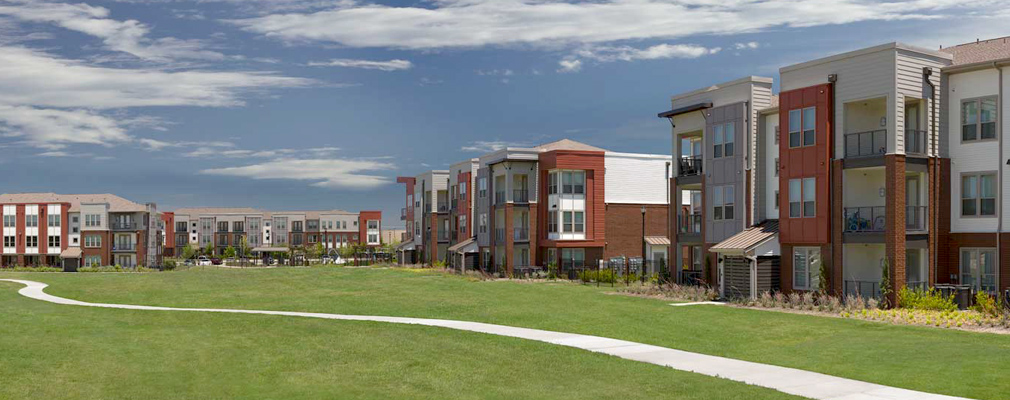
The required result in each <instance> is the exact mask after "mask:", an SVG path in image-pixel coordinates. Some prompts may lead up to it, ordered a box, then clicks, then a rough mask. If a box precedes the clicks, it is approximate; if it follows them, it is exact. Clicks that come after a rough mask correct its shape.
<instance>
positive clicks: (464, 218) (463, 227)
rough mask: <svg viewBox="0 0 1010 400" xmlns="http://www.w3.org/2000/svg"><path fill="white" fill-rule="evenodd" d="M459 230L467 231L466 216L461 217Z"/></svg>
mask: <svg viewBox="0 0 1010 400" xmlns="http://www.w3.org/2000/svg"><path fill="white" fill-rule="evenodd" d="M459 230H461V231H466V215H460V216H459Z"/></svg>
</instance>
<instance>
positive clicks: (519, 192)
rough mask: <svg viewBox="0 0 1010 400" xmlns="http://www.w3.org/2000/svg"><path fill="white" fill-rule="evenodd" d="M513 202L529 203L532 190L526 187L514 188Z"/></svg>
mask: <svg viewBox="0 0 1010 400" xmlns="http://www.w3.org/2000/svg"><path fill="white" fill-rule="evenodd" d="M512 202H513V203H529V202H530V191H529V190H526V189H514V190H512Z"/></svg>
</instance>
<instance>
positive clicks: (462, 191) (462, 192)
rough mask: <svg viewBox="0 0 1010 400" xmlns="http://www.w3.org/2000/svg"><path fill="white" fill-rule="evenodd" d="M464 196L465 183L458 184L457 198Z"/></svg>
mask: <svg viewBox="0 0 1010 400" xmlns="http://www.w3.org/2000/svg"><path fill="white" fill-rule="evenodd" d="M465 196H466V182H460V183H459V197H465Z"/></svg>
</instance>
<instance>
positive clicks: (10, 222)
mask: <svg viewBox="0 0 1010 400" xmlns="http://www.w3.org/2000/svg"><path fill="white" fill-rule="evenodd" d="M15 218H17V216H15V215H9V214H4V228H13V227H14V223H15V221H16V219H15Z"/></svg>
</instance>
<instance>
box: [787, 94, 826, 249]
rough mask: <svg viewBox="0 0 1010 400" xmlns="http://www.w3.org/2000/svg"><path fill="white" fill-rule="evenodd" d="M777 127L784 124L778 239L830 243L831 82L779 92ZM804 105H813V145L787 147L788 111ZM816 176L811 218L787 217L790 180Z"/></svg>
mask: <svg viewBox="0 0 1010 400" xmlns="http://www.w3.org/2000/svg"><path fill="white" fill-rule="evenodd" d="M779 104H780V110H781V111H780V113H779V126H781V127H783V139H782V140H780V141H779V143H780V148H779V152H780V155H779V161H780V165H781V167H780V168H781V169H782V170H781V171H780V173H779V188H780V189H779V191H780V192H781V196H780V200H779V201H780V202H781V204H779V209H780V210H782V215H781V216H780V223H781V225H780V229H781V233H780V238H781V239H780V240H781V242H782V243H790V244H828V243H829V242H830V240H829V237H830V231H829V228H830V214H831V212H830V211H831V206H830V201H829V199H830V197H829V187H830V184H829V176H830V173H829V171H830V170H831V167H830V161H831V151H832V148H833V146H832V143H833V142H832V140H833V135H832V134H831V129H832V126H833V124H832V120H831V119H832V112H831V110H832V95H831V85H830V84H824V85H817V86H811V87H807V88H802V89H795V90H790V91H788V92H782V93H781V94H780V95H779ZM806 107H816V110H817V126H816V136H817V138H816V144H815V145H814V146H809V147H799V148H794V149H791V148H789V136H788V135H789V133H788V132H789V111H790V110H795V109H801V108H806ZM811 177H813V178H816V179H817V199H816V200H817V211H816V217H814V218H789V180H790V179H799V178H811Z"/></svg>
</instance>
